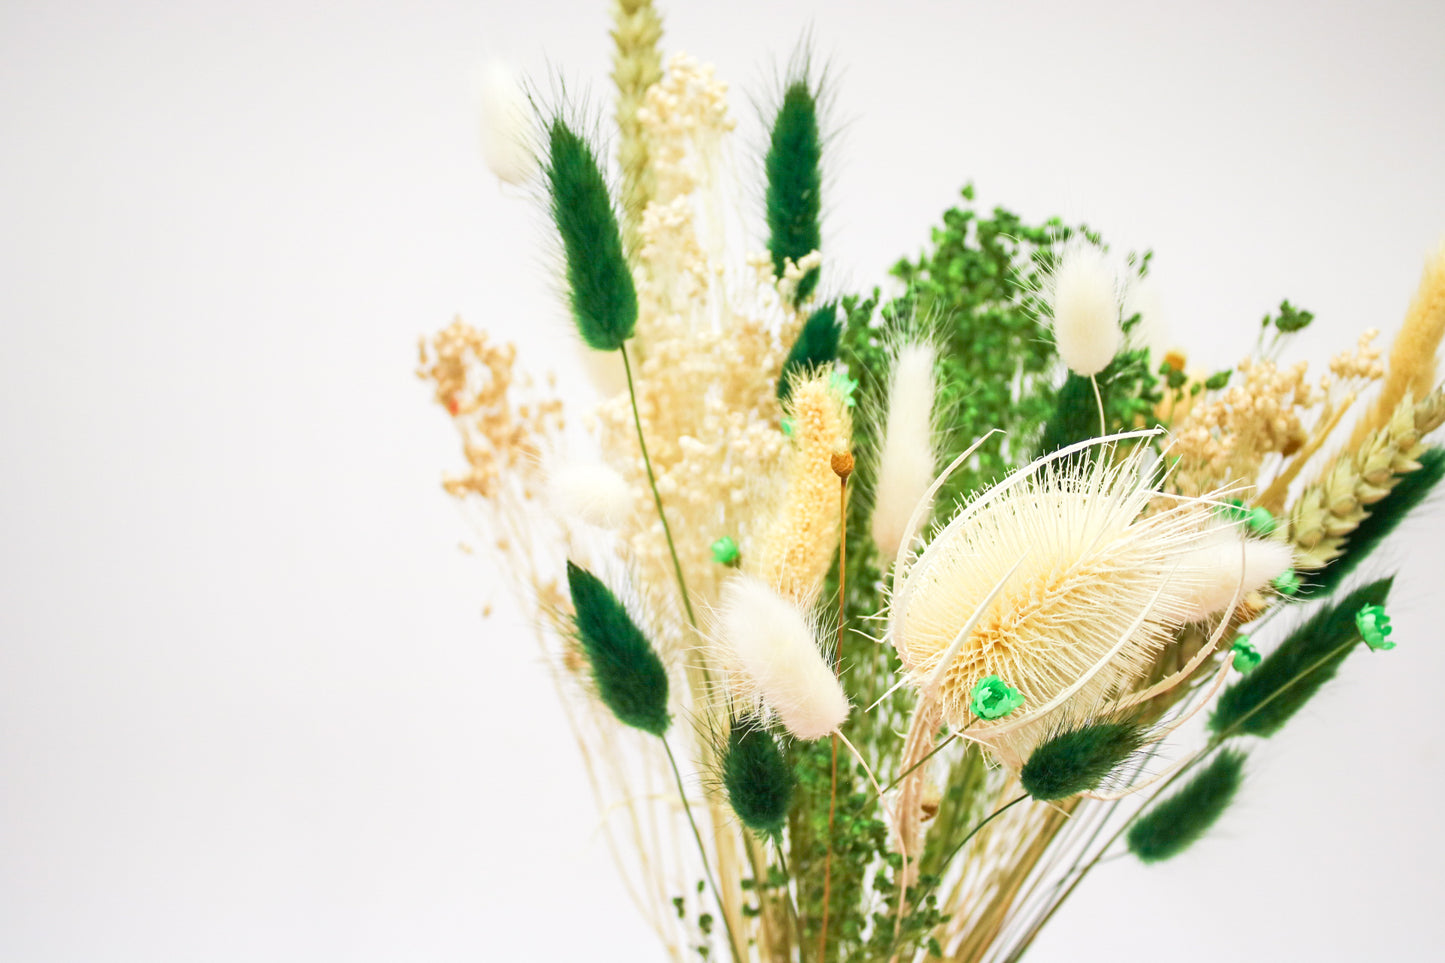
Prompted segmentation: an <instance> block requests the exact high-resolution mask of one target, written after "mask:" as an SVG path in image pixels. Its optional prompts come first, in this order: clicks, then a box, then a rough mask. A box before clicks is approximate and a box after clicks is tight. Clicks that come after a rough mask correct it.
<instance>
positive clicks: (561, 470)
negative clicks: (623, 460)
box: [547, 462, 633, 529]
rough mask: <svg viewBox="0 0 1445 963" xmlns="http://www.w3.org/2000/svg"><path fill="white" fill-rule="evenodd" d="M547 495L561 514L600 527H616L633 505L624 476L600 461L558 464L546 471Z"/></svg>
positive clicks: (630, 492)
mask: <svg viewBox="0 0 1445 963" xmlns="http://www.w3.org/2000/svg"><path fill="white" fill-rule="evenodd" d="M547 497H548V500H549V501H550V502H551V505H552V507H553V509H554V510H555V511H557V512H558V513H559V514H561V515H562V516H563V517H565V518H567V519H569V520H571V519H576V520H579V521H583V522H586V523H587V524H589V525H596V526H597V527H599V528H607V529H612V528H616V527H617V526H618V525H619V524H620V523H621V522H622V521H623V520H624V519H626V518H627V515H628V513H629V512H631V511H632V508H633V495H632V488H631V486H630V485H628V484H627V479H625V478H623V477H622V476H621V475H619V474H618V473H617V472H616V471H614V470H612V469H611V468H609V467H607V466H606V465H604V464H601V463H600V462H592V463H588V462H580V463H575V464H561V465H557V466H556V467H554V468H553V469H552V470H551V471H550V472H548V473H547Z"/></svg>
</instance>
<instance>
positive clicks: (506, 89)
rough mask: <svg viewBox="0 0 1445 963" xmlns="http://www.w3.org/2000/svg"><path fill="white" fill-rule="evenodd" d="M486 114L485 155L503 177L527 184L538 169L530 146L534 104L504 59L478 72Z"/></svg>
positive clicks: (495, 170) (502, 178)
mask: <svg viewBox="0 0 1445 963" xmlns="http://www.w3.org/2000/svg"><path fill="white" fill-rule="evenodd" d="M477 95H478V99H479V100H480V102H481V114H482V118H481V119H482V157H483V158H484V159H485V160H486V162H487V166H488V167H489V168H491V171H492V173H493V174H496V175H497V177H498V178H499V179H500V180H503V181H506V182H507V183H508V184H514V185H521V184H525V183H526V182H527V181H528V180H529V179H530V178H531V176H532V174H533V172H534V171H535V170H536V169H537V162H536V159H535V158H534V157H533V155H532V151H531V149H530V148H529V147H528V146H527V130H528V124H529V118H530V116H531V108H530V107H529V105H528V103H527V95H526V94H525V93H524V92H523V91H522V85H521V84H519V83H518V82H517V77H516V75H515V74H513V73H512V70H511V68H510V67H508V66H507V65H506V64H505V63H503V62H502V61H500V60H493V61H489V62H488V63H486V64H484V65H483V66H482V68H481V70H480V71H479V72H478V76H477Z"/></svg>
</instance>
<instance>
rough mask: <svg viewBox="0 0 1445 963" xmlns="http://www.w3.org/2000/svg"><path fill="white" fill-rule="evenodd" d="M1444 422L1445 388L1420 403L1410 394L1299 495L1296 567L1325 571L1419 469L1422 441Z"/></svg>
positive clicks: (1293, 528)
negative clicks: (1379, 505) (1373, 508)
mask: <svg viewBox="0 0 1445 963" xmlns="http://www.w3.org/2000/svg"><path fill="white" fill-rule="evenodd" d="M1442 423H1445V388H1436V389H1435V390H1434V391H1432V392H1430V393H1429V394H1428V395H1426V396H1425V397H1424V398H1423V399H1421V400H1420V401H1418V402H1417V401H1415V400H1414V399H1413V398H1412V397H1411V396H1410V395H1409V394H1408V393H1407V394H1406V395H1405V398H1404V400H1403V401H1401V402H1400V404H1399V405H1397V406H1396V407H1395V411H1394V414H1393V415H1391V416H1390V420H1389V421H1387V422H1386V423H1385V424H1384V425H1383V426H1382V427H1380V428H1377V429H1375V430H1374V431H1372V432H1370V433H1369V434H1367V435H1365V437H1364V439H1363V440H1362V441H1361V442H1360V444H1359V445H1357V446H1354V447H1353V448H1351V449H1348V450H1346V451H1343V452H1341V453H1340V454H1339V455H1337V456H1336V457H1335V460H1334V461H1333V462H1332V463H1331V464H1330V465H1329V466H1328V467H1327V468H1326V469H1325V470H1324V472H1323V473H1322V474H1321V476H1320V478H1319V480H1318V481H1316V482H1315V483H1314V484H1312V485H1310V486H1308V487H1307V488H1305V490H1304V491H1302V492H1300V496H1299V498H1298V499H1296V500H1295V503H1294V505H1293V507H1291V509H1290V513H1289V537H1290V541H1291V542H1293V543H1294V545H1295V560H1296V566H1297V567H1298V568H1300V569H1304V570H1314V569H1319V568H1323V567H1324V566H1326V565H1328V564H1329V563H1330V562H1332V561H1333V560H1335V559H1336V558H1338V557H1339V556H1340V555H1341V554H1343V552H1344V547H1345V540H1346V539H1347V538H1348V537H1349V534H1350V533H1351V532H1353V531H1354V530H1355V529H1356V528H1358V527H1359V524H1360V522H1362V521H1364V520H1365V518H1366V516H1368V515H1369V514H1370V509H1369V506H1370V505H1373V504H1374V503H1375V502H1378V501H1379V500H1380V499H1382V498H1384V497H1385V496H1386V495H1388V494H1389V493H1390V490H1391V489H1392V488H1394V487H1395V485H1396V483H1397V482H1398V481H1399V480H1400V476H1402V475H1406V474H1408V473H1410V472H1412V471H1415V470H1416V469H1418V468H1419V467H1420V462H1419V457H1420V455H1422V454H1423V453H1424V451H1425V448H1426V445H1425V442H1424V436H1425V435H1426V434H1428V433H1429V432H1431V431H1433V430H1435V429H1436V428H1438V427H1439V426H1440V425H1441V424H1442Z"/></svg>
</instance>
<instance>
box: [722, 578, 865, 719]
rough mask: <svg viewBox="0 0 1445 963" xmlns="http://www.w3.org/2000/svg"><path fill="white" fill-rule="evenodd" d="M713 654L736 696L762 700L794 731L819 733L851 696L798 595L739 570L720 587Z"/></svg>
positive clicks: (843, 714)
mask: <svg viewBox="0 0 1445 963" xmlns="http://www.w3.org/2000/svg"><path fill="white" fill-rule="evenodd" d="M714 636H715V648H716V652H715V654H716V655H717V656H718V661H719V663H720V664H721V665H723V666H724V667H726V668H727V669H728V670H729V672H728V674H729V682H730V684H731V686H732V688H733V691H732V692H731V693H730V694H731V696H732V698H733V699H734V701H735V702H740V703H743V704H747V703H749V702H754V701H761V703H762V704H763V706H764V707H765V708H766V709H768V710H769V711H770V712H772V713H774V714H776V715H777V717H778V719H779V721H781V722H782V724H783V726H784V728H786V729H787V730H788V731H789V732H791V733H792V734H793V735H794V736H796V737H797V738H799V739H808V740H811V739H819V738H822V737H823V736H826V735H827V734H828V733H830V732H834V731H836V730H837V729H838V727H839V726H841V725H842V724H843V720H845V719H847V718H848V708H849V706H848V697H847V696H846V695H844V694H843V687H842V686H841V685H840V684H839V682H838V677H837V676H836V675H835V674H834V673H833V669H832V668H831V667H830V666H829V665H828V661H827V660H826V659H825V658H824V657H823V652H822V650H821V649H820V648H819V647H818V639H817V635H816V633H815V632H814V626H813V624H812V622H811V621H810V620H809V619H808V618H807V617H806V616H805V615H804V614H803V611H802V609H801V608H800V607H799V605H798V603H796V602H793V601H791V600H789V599H786V598H784V597H783V596H782V595H780V594H778V592H777V591H776V590H774V589H773V588H772V587H771V586H769V585H768V584H767V583H766V582H764V581H762V580H761V579H758V578H755V577H753V576H751V575H745V574H741V573H740V574H737V575H734V576H733V577H731V578H730V579H728V581H727V582H726V583H725V584H724V585H723V587H722V594H721V598H720V601H719V603H718V610H717V624H716V627H715V632H714Z"/></svg>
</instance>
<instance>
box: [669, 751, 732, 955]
mask: <svg viewBox="0 0 1445 963" xmlns="http://www.w3.org/2000/svg"><path fill="white" fill-rule="evenodd" d="M662 748H663V749H665V750H666V751H667V762H668V764H669V765H670V766H672V778H673V781H675V782H676V783H677V796H678V798H679V799H681V800H682V811H683V812H684V813H686V814H687V824H688V825H689V826H691V827H692V838H693V839H695V840H697V853H698V855H699V856H701V857H702V871H703V873H705V874H706V875H707V883H708V886H710V887H711V888H712V898H713V899H715V900H717V911H718V914H719V915H720V916H722V921H723V926H724V927H725V928H726V929H727V934H728V943H729V944H731V946H732V951H733V959H734V960H736V961H737V963H743V961H744V960H746V959H747V957H745V956H743V954H742V951H741V950H740V949H739V948H738V938H737V935H736V934H735V933H733V924H732V921H731V920H730V919H728V912H727V907H726V906H725V905H724V904H723V899H722V892H721V891H720V890H719V889H718V886H717V879H715V878H714V877H713V874H712V864H711V863H709V862H708V858H707V847H706V846H704V845H703V842H702V833H700V832H699V831H698V828H697V820H695V819H693V818H692V806H691V805H689V804H688V801H687V790H686V789H684V788H683V785H682V770H680V769H678V768H677V757H676V756H674V755H673V754H672V746H671V744H669V743H668V741H667V739H665V738H664V739H663V740H662Z"/></svg>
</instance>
